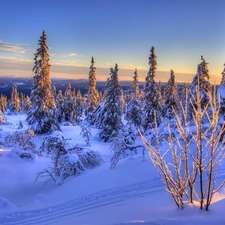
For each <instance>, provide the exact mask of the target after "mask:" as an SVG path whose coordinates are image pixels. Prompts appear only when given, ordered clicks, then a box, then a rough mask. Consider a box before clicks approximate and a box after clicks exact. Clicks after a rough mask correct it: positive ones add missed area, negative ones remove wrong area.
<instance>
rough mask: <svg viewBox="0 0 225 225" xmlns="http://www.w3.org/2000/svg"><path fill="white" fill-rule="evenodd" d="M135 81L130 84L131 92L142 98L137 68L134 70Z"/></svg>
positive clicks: (137, 97)
mask: <svg viewBox="0 0 225 225" xmlns="http://www.w3.org/2000/svg"><path fill="white" fill-rule="evenodd" d="M133 79H134V80H133V82H132V84H131V86H130V90H129V94H130V95H135V98H136V99H140V90H139V81H138V72H137V69H135V71H134V76H133Z"/></svg>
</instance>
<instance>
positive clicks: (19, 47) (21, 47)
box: [0, 41, 34, 54]
mask: <svg viewBox="0 0 225 225" xmlns="http://www.w3.org/2000/svg"><path fill="white" fill-rule="evenodd" d="M0 52H11V53H16V54H25V53H33V52H34V49H32V48H31V46H29V45H25V44H12V43H7V42H2V41H0Z"/></svg>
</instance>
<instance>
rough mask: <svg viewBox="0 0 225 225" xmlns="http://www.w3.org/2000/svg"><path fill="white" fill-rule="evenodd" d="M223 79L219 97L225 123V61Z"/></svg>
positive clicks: (221, 114)
mask: <svg viewBox="0 0 225 225" xmlns="http://www.w3.org/2000/svg"><path fill="white" fill-rule="evenodd" d="M221 74H222V80H221V83H220V85H219V88H218V98H219V101H220V116H221V118H222V121H221V123H224V118H225V63H224V70H223V72H222V73H221Z"/></svg>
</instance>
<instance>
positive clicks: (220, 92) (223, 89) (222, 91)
mask: <svg viewBox="0 0 225 225" xmlns="http://www.w3.org/2000/svg"><path fill="white" fill-rule="evenodd" d="M217 94H218V95H220V97H221V98H223V99H225V87H222V86H219V87H218V90H217Z"/></svg>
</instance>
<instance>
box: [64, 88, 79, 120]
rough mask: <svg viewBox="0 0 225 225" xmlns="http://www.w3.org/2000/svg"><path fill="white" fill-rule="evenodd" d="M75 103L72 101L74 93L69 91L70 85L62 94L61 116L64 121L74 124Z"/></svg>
mask: <svg viewBox="0 0 225 225" xmlns="http://www.w3.org/2000/svg"><path fill="white" fill-rule="evenodd" d="M75 104H76V103H75V101H74V93H73V92H72V90H71V85H70V84H69V85H68V87H67V88H66V91H65V93H64V106H63V114H64V121H67V122H70V123H74V121H75V118H74V117H75V114H74V110H75Z"/></svg>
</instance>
